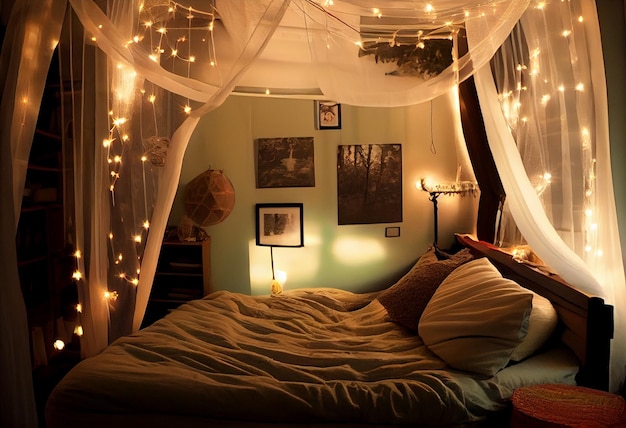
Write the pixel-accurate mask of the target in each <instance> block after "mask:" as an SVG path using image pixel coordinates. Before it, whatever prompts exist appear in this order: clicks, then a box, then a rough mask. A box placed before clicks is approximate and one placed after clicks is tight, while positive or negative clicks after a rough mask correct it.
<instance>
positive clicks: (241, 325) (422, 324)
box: [47, 236, 613, 427]
mask: <svg viewBox="0 0 626 428" xmlns="http://www.w3.org/2000/svg"><path fill="white" fill-rule="evenodd" d="M458 239H459V242H460V243H461V244H463V245H464V246H465V247H464V249H462V250H460V251H458V252H457V253H455V254H453V255H449V254H446V255H443V254H441V253H440V251H439V252H438V251H437V250H435V249H430V250H429V251H427V252H426V253H425V254H424V255H422V256H421V258H420V260H419V261H418V262H417V264H416V265H415V266H414V268H413V269H412V270H411V271H410V272H409V273H407V275H406V276H405V277H403V278H401V279H400V280H399V281H398V282H397V283H396V284H394V285H392V286H391V287H390V288H389V289H387V290H384V291H382V292H380V293H378V292H376V293H368V294H354V293H351V292H347V291H342V290H340V289H331V288H314V289H300V290H291V291H289V292H285V293H283V294H282V295H277V296H247V295H242V294H237V293H229V292H216V293H213V294H211V295H209V296H207V297H206V298H204V299H202V300H196V301H192V302H190V303H188V304H186V305H184V306H183V307H181V308H179V309H178V310H176V311H174V312H172V313H171V314H169V315H168V316H166V317H165V318H163V319H162V320H159V321H157V322H156V323H155V324H153V325H152V326H150V327H148V328H146V329H143V330H141V331H139V332H137V333H135V334H133V335H130V336H127V337H124V338H121V339H119V340H117V341H116V342H114V343H113V344H112V345H110V346H109V347H108V348H107V349H106V350H105V351H103V352H102V353H101V354H99V355H98V356H95V357H92V358H89V359H87V360H85V361H83V362H82V363H80V364H79V365H78V366H77V367H75V368H74V369H73V370H72V371H71V372H70V374H69V375H68V376H66V377H65V378H64V379H63V380H62V381H61V383H60V384H59V385H58V386H57V387H56V389H55V390H54V391H53V394H52V395H51V398H50V400H49V401H48V407H47V424H48V426H49V427H72V426H84V425H85V424H89V425H90V426H112V425H114V426H134V425H135V424H137V423H139V422H140V423H141V424H146V423H150V425H151V426H179V425H184V426H213V425H215V426H250V427H254V426H274V424H276V426H318V424H319V425H320V426H328V424H337V426H363V425H365V424H367V425H374V426H381V425H383V426H396V425H406V424H412V425H418V426H467V425H466V424H469V425H470V426H483V425H484V426H494V425H493V424H494V423H497V421H501V422H500V423H505V422H502V421H506V420H508V415H509V411H510V402H509V400H510V397H511V394H512V393H513V391H514V390H515V389H516V388H517V387H520V386H528V385H535V384H541V383H563V384H570V385H572V384H578V385H587V386H590V387H595V388H601V389H602V388H606V387H607V385H608V376H609V374H608V360H609V347H610V340H611V338H612V337H611V336H612V334H611V330H612V325H613V311H612V310H613V308H612V307H611V306H609V305H606V304H605V303H604V302H603V300H602V299H601V298H598V297H595V296H589V295H588V294H586V293H583V292H581V291H580V290H577V289H576V288H574V287H572V286H571V285H569V284H567V283H566V282H565V281H563V280H562V279H560V278H558V277H557V276H554V275H551V274H547V273H545V272H542V271H541V270H540V269H541V268H542V266H540V265H536V264H534V265H533V264H528V263H525V262H524V261H519V259H514V258H513V256H512V255H511V254H508V253H505V252H503V251H502V250H501V249H498V248H495V247H493V246H491V245H489V244H486V243H483V242H479V241H475V240H473V239H472V238H471V237H469V236H459V237H458ZM437 253H439V255H437ZM495 266H497V267H498V269H500V270H501V271H502V272H503V273H504V275H505V276H506V278H503V277H502V276H501V275H500V273H499V272H498V270H497V269H496V267H495ZM543 268H545V266H543ZM442 273H443V274H442ZM507 278H514V279H515V281H513V280H511V279H507ZM517 284H521V285H523V287H526V288H522V287H520V286H518V285H517ZM416 287H417V288H419V289H421V290H422V293H424V291H423V290H424V289H425V288H428V287H434V289H432V290H431V292H432V297H431V296H428V294H429V293H426V295H424V297H423V302H421V304H422V305H423V307H419V306H420V302H419V299H413V300H411V301H410V302H406V298H407V296H409V295H410V294H407V293H411V289H412V288H416ZM524 290H526V291H524ZM528 290H533V291H534V292H535V293H538V294H536V295H535V294H532V293H531V292H529V291H528ZM518 293H519V294H518ZM396 295H397V296H396ZM542 295H544V296H547V297H549V299H550V300H547V299H545V300H539V299H540V298H542V297H541V296H542ZM461 296H463V297H461ZM398 297H399V299H398ZM428 297H430V299H429V298H428ZM525 299H527V300H526V303H524V301H525ZM403 300H404V301H403ZM531 302H532V303H531ZM540 302H544V303H540ZM550 302H551V303H550ZM526 304H530V305H532V312H529V313H527V314H526V315H525V316H528V317H530V318H529V319H530V323H529V325H528V333H527V335H526V336H525V338H524V339H522V340H521V341H520V339H519V337H518V333H519V332H518V330H519V329H520V325H521V324H523V321H521V319H520V317H519V316H518V315H519V314H520V313H521V312H524V311H525V309H524V308H523V306H524V305H526ZM520 305H521V306H520ZM544 305H548V308H549V310H547V311H546V312H545V313H544V312H543V311H544V309H542V308H544V307H545V306H544ZM418 307H419V308H418ZM420 311H421V312H422V313H421V316H420V314H419V312H420ZM520 311H521V312H520ZM538 311H541V312H542V313H543V315H538ZM551 311H554V313H553V315H552V316H551V315H548V313H549V312H551ZM533 312H534V313H535V314H534V315H533ZM455 317H456V319H458V317H462V319H464V322H463V326H459V325H458V324H456V323H455V322H454V319H455ZM552 317H553V321H554V323H552V322H551V321H547V322H546V321H541V320H540V318H543V319H544V320H549V319H550V318H552ZM557 318H558V321H557ZM418 319H419V323H418ZM509 323H512V325H513V326H514V327H513V330H512V331H509V332H508V333H507V332H506V331H505V330H508V327H503V326H504V325H507V324H509ZM455 324H456V326H455ZM441 325H444V327H443V329H444V330H445V331H444V332H442V331H441V329H442V327H441ZM466 328H467V329H469V330H465V329H466ZM438 330H439V331H438ZM463 330H465V332H463ZM540 330H544V331H540ZM467 331H472V332H473V333H469V334H470V336H468V333H467ZM591 332H594V333H593V334H592V333H591ZM596 332H604V333H602V334H596ZM417 333H419V335H418V334H417ZM471 335H474V336H471ZM513 336H514V337H515V339H513V340H512V338H513ZM531 342H534V343H533V344H531ZM522 348H527V349H523V350H522ZM459 356H460V358H458V357H459Z"/></svg>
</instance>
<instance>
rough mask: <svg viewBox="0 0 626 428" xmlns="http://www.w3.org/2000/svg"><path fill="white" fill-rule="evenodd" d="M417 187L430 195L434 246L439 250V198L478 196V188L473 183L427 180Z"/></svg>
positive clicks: (420, 182) (419, 183) (423, 180)
mask: <svg viewBox="0 0 626 428" xmlns="http://www.w3.org/2000/svg"><path fill="white" fill-rule="evenodd" d="M415 187H417V188H418V189H421V190H423V191H425V192H428V194H429V195H430V198H429V200H430V201H431V202H432V203H433V218H434V220H433V221H434V240H433V245H434V246H435V248H437V244H438V229H439V227H438V226H439V225H438V216H437V213H438V207H437V198H439V196H441V195H461V196H465V195H470V194H471V195H473V196H475V195H476V192H477V190H478V189H477V186H476V183H474V182H472V181H457V182H454V183H448V184H431V183H430V182H429V181H427V180H426V179H425V178H422V179H420V181H419V182H418V183H416V185H415Z"/></svg>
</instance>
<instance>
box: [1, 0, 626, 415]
mask: <svg viewBox="0 0 626 428" xmlns="http://www.w3.org/2000/svg"><path fill="white" fill-rule="evenodd" d="M43 3H44V5H43V6H42V2H40V1H36V0H18V1H16V3H15V6H14V8H13V12H12V16H11V20H10V21H9V25H8V26H7V32H6V37H5V41H4V44H3V55H2V64H1V65H2V67H1V69H0V71H1V75H2V76H3V77H4V78H5V79H3V80H4V81H5V82H6V83H5V89H4V90H3V92H2V105H1V106H2V111H1V116H0V118H1V119H2V120H1V121H0V123H2V124H3V127H2V128H1V129H0V131H1V132H2V134H1V136H2V152H1V154H2V157H1V159H0V160H1V161H2V168H0V170H1V171H2V174H3V179H2V180H0V182H1V183H2V184H1V185H2V192H0V194H2V195H3V198H6V199H7V200H6V203H5V204H3V206H4V207H5V208H3V210H2V217H1V218H0V220H2V221H1V223H0V225H1V226H2V233H3V235H5V236H10V235H11V233H14V232H15V228H16V224H17V222H18V220H19V210H20V203H21V200H22V197H23V188H24V180H25V174H26V172H25V171H26V168H27V164H28V153H29V151H30V144H31V142H32V136H33V133H34V127H35V123H34V122H35V120H36V115H37V110H38V107H39V102H40V98H41V92H42V90H43V89H42V88H43V84H44V80H45V77H44V76H45V74H46V71H47V68H48V66H49V63H50V57H51V56H52V53H53V51H54V50H55V49H56V47H57V46H58V44H59V40H62V41H63V42H62V43H61V45H60V46H61V47H62V49H59V53H60V55H61V56H63V55H66V56H67V57H63V58H61V59H62V63H64V64H69V66H67V67H66V68H64V72H65V73H67V74H66V76H65V81H66V82H68V85H69V89H68V92H69V94H70V95H69V96H68V98H69V101H68V103H67V108H68V111H67V112H66V114H67V115H68V117H70V118H71V120H70V121H69V122H70V125H68V127H67V129H65V130H64V132H65V133H66V135H65V137H67V136H68V135H71V136H72V137H73V138H72V144H73V145H74V152H75V153H76V156H75V165H74V167H75V168H74V177H73V180H74V191H75V194H76V195H83V198H82V199H81V198H79V199H78V200H77V202H76V206H75V210H74V212H73V215H74V221H73V223H72V224H73V227H74V231H75V236H74V242H75V245H76V250H77V251H76V253H75V254H76V271H75V273H74V280H75V281H76V283H77V286H78V292H79V300H80V306H79V308H80V310H79V318H80V321H81V325H80V328H81V329H80V331H81V332H83V333H84V334H83V336H82V337H81V352H82V356H83V357H85V358H86V360H85V362H84V364H82V365H81V366H83V367H87V368H88V367H89V365H90V364H94V365H97V362H94V363H90V362H89V361H90V359H91V357H93V358H94V360H95V358H98V357H94V356H97V355H98V354H100V353H101V352H103V350H105V349H112V351H104V354H102V355H105V356H104V357H102V358H103V359H106V358H108V357H107V355H110V354H112V353H115V352H116V351H115V350H116V349H121V347H123V345H113V346H112V347H111V348H107V347H108V346H109V344H110V343H112V342H114V341H115V340H116V339H118V338H122V337H131V338H134V337H136V336H128V335H129V334H134V333H135V332H136V331H137V330H138V329H139V327H140V325H141V322H142V319H143V316H144V314H145V309H146V304H147V301H148V297H149V295H150V288H151V284H152V282H153V279H154V274H155V270H156V265H157V260H158V254H159V250H160V245H161V241H162V237H163V234H164V231H165V228H166V224H167V220H168V215H169V212H170V209H171V206H172V202H173V200H174V196H175V194H176V191H177V185H178V182H179V176H180V172H181V164H182V159H183V155H184V153H185V150H186V147H187V144H188V142H189V139H190V137H191V134H192V133H193V132H194V129H195V127H196V125H197V124H198V122H199V120H200V118H201V117H202V116H203V115H204V114H205V113H207V112H210V111H212V110H214V109H216V108H217V107H218V106H219V105H220V104H221V103H223V101H224V100H225V99H226V98H227V97H228V96H229V95H230V94H232V93H238V94H247V95H255V96H256V95H268V96H272V95H275V96H300V97H308V98H312V99H332V100H334V101H336V102H339V103H344V104H351V105H355V106H385V107H387V106H409V105H414V104H417V103H421V102H424V101H429V100H432V99H433V98H435V97H437V96H442V95H446V94H447V96H450V97H451V98H453V99H454V100H455V102H458V103H459V108H458V112H455V115H454V117H452V118H451V119H452V122H453V124H454V126H455V130H456V133H457V138H456V140H457V141H458V142H460V143H461V144H459V147H460V149H459V154H458V159H457V163H458V164H459V166H460V167H461V168H460V170H462V174H461V175H462V176H461V177H459V176H457V177H456V178H457V180H459V179H463V180H466V179H467V180H474V178H475V179H476V181H478V184H479V187H480V190H481V196H480V197H481V209H480V212H479V225H478V228H477V230H476V232H477V235H478V238H479V239H481V240H483V241H486V242H489V243H491V244H495V245H498V246H499V245H502V244H512V243H516V244H517V243H527V244H529V245H530V246H531V247H532V248H533V250H534V251H535V252H536V253H537V254H538V255H539V257H541V259H543V260H544V261H545V262H546V264H547V265H549V266H550V268H551V269H554V270H555V271H556V272H558V274H559V276H560V277H562V278H563V280H564V281H554V280H553V278H548V277H546V278H548V279H539V278H538V277H534V278H533V276H536V273H533V272H535V271H534V270H532V269H527V266H524V265H518V264H515V263H512V264H511V263H509V262H508V261H507V260H508V259H507V257H505V256H502V255H501V253H500V252H498V250H497V249H495V248H492V247H487V248H484V246H483V245H482V244H481V245H478V244H474V243H471V242H469V241H466V242H465V244H466V245H467V246H469V247H471V248H472V249H473V251H479V252H481V253H483V254H487V255H488V257H489V258H490V259H491V260H492V261H493V263H494V264H495V265H496V266H497V267H498V268H499V269H501V270H502V271H503V274H505V275H506V276H511V277H512V278H513V279H514V280H515V281H518V282H519V283H520V284H522V285H523V286H524V287H529V288H531V289H533V290H534V291H535V292H537V293H539V294H542V295H544V296H545V297H546V298H548V300H550V301H551V302H552V305H554V307H555V309H556V312H557V313H558V315H559V322H560V325H561V326H562V327H564V329H563V334H562V335H561V336H559V337H560V339H559V340H560V341H562V342H563V344H564V345H565V346H566V347H567V348H568V349H570V350H571V351H572V353H573V355H574V356H575V358H576V359H577V360H578V364H580V370H578V364H576V366H577V367H576V368H575V371H576V372H577V373H578V377H577V379H576V381H578V382H580V383H582V384H587V385H590V386H594V387H597V388H602V389H610V390H612V391H617V390H618V389H619V388H620V387H621V382H622V381H623V379H624V369H625V368H624V367H623V363H622V362H623V357H624V355H626V348H625V345H626V342H625V341H626V339H625V338H626V335H623V334H619V333H618V334H615V335H614V336H615V338H614V339H613V340H612V341H609V339H610V337H611V335H612V333H613V329H612V328H610V327H609V324H611V322H609V321H608V318H610V317H609V312H610V309H609V308H611V307H612V308H613V309H614V311H615V330H616V331H617V332H620V331H621V330H622V329H623V326H624V314H623V302H624V301H626V286H625V282H624V271H623V264H622V256H621V248H620V243H619V239H616V237H617V236H618V233H617V219H616V209H615V201H614V197H613V182H612V178H611V168H610V155H609V150H608V147H609V141H608V122H607V111H606V104H607V102H606V85H605V81H604V69H603V61H602V52H601V49H600V48H599V46H600V33H599V27H598V19H597V13H596V10H595V3H594V2H593V1H591V0H576V1H571V2H567V3H563V2H544V1H529V0H516V1H510V0H506V1H505V0H492V1H487V2H474V1H464V0H458V1H456V0H455V1H446V2H443V3H442V4H439V5H438V4H435V2H432V4H431V3H427V2H420V1H415V2H414V1H403V0H402V1H385V2H384V3H385V5H384V7H380V5H377V4H375V3H376V2H374V1H370V0H362V1H361V0H334V1H327V0H325V1H321V0H320V1H314V0H291V1H290V0H263V1H258V0H250V1H244V2H231V1H220V0H215V1H212V2H205V1H200V0H194V1H187V2H175V1H160V0H146V1H143V2H128V1H124V0H111V1H106V2H105V1H99V2H95V1H91V0H47V1H45V2H43ZM66 10H67V11H68V13H67V16H64V12H65V11H66ZM64 22H65V24H64ZM555 29H556V30H555ZM409 45H410V46H411V50H408V51H409V54H408V55H409V57H410V58H409V60H407V58H406V55H407V49H406V46H409ZM183 46H184V47H185V49H183V48H182V47H183ZM286 47H290V49H289V52H290V54H289V55H286V54H285V51H284V49H285V48H286ZM413 47H415V49H413ZM549 47H552V49H550V48H549ZM566 53H567V54H566ZM285 58H289V59H290V60H289V61H285ZM580 58H584V60H580V61H579V60H578V59H580ZM296 77H297V79H296ZM86 82H90V83H91V82H93V85H91V84H86ZM474 82H475V85H474V84H473V83H474ZM459 94H461V96H460V97H459ZM456 113H458V114H456ZM461 122H462V127H461ZM5 124H6V125H5ZM481 146H482V149H477V147H481ZM465 147H467V151H468V152H469V158H470V159H468V156H467V155H466V153H465V152H464V150H465ZM487 147H488V149H487V151H486V152H485V148H487ZM476 150H479V151H478V152H477V151H476ZM163 153H167V155H166V157H164V156H163ZM485 153H488V155H486V156H487V157H485ZM154 155H158V156H154ZM157 158H158V161H155V162H153V160H154V159H157ZM485 159H486V161H485ZM470 160H471V166H470ZM492 160H493V162H492ZM487 166H492V167H495V168H496V170H497V173H496V174H495V175H494V174H493V168H487ZM490 171H491V172H490ZM524 171H525V172H526V173H524ZM557 176H558V180H557V179H552V177H555V178H556V177H557ZM498 183H501V186H500V185H499V184H498ZM129 237H132V239H129ZM2 251H3V252H2V254H3V257H2V258H0V261H1V262H2V263H3V265H2V266H3V271H5V272H7V278H8V279H7V284H8V286H7V287H2V292H3V293H6V299H5V298H4V294H3V299H2V311H0V312H1V313H3V314H8V315H3V316H7V317H8V318H7V319H10V322H8V321H7V322H2V323H1V326H2V329H3V330H2V331H3V336H4V337H6V338H7V340H8V341H9V342H10V345H7V346H3V347H2V348H3V353H2V354H1V357H0V362H1V363H2V364H0V367H2V370H3V372H2V373H3V376H2V378H3V379H10V384H11V385H14V386H15V387H14V388H6V390H7V391H18V393H15V394H14V393H12V392H9V393H7V392H6V391H3V395H2V398H3V400H1V401H2V402H3V403H5V402H6V403H11V404H10V405H8V406H7V408H8V409H10V410H8V411H7V412H4V410H3V415H2V416H3V417H4V415H5V414H6V415H8V416H6V417H7V421H10V422H9V424H16V423H17V422H16V421H20V422H24V418H25V419H26V422H25V423H23V424H26V425H28V424H29V423H30V424H32V423H31V422H32V420H30V419H29V418H30V416H29V415H32V414H33V413H34V412H33V411H32V408H31V405H32V394H31V393H30V389H29V388H30V386H29V382H30V380H29V376H28V372H29V370H30V367H29V366H28V362H27V360H28V358H27V357H25V358H22V359H20V358H16V357H15V356H16V355H18V356H19V355H21V356H27V355H28V354H29V352H28V348H29V344H28V333H27V331H26V330H27V326H26V321H25V315H24V310H23V309H24V308H23V302H22V299H21V296H20V286H19V278H18V277H17V272H16V268H15V266H14V265H16V255H15V248H12V245H5V244H3V245H2ZM503 265H504V266H503ZM5 268H6V269H5ZM520 269H521V271H520ZM529 277H530V282H531V284H528V283H527V280H528V278H529ZM542 278H544V277H542ZM533 284H534V285H533ZM568 284H569V285H568ZM557 290H560V291H557ZM563 290H565V291H563ZM339 294H342V295H343V293H339ZM103 296H104V297H103ZM331 297H332V296H331ZM370 297H371V299H370V301H369V303H367V304H366V303H365V302H363V301H362V300H359V299H364V297H363V296H357V297H350V298H348V300H350V299H353V298H354V299H357V300H359V301H360V302H362V303H363V305H356V306H358V307H359V308H360V309H359V310H365V311H366V313H365V315H366V316H372V317H373V316H378V317H380V316H384V311H382V310H380V311H378V312H376V308H374V306H375V305H376V303H372V302H377V301H378V300H377V299H374V297H373V296H370ZM220 298H221V297H220V296H213V297H212V298H211V299H208V300H206V301H205V302H204V303H197V304H196V303H194V305H201V306H203V305H205V304H208V305H211V304H212V303H210V302H211V301H213V300H219V299H220ZM329 299H330V300H333V298H330V297H329ZM602 299H604V300H605V301H606V304H605V302H604V301H603V300H602ZM245 300H246V304H250V305H256V304H262V302H263V299H261V298H259V299H258V300H256V299H252V300H247V299H245ZM285 300H287V299H285ZM260 302H261V303H260ZM263 304H264V303H263ZM316 304H317V303H316ZM346 304H348V303H346ZM349 304H350V305H353V304H354V302H352V303H349ZM365 308H367V309H365ZM5 309H6V310H5ZM378 309H380V308H378ZM77 310H78V309H77ZM367 311H373V312H374V313H373V312H367ZM348 312H349V311H348ZM357 312H358V311H357ZM381 314H382V315H381ZM353 315H355V314H352V313H350V314H349V316H353ZM356 315H358V314H356ZM356 315H355V316H356ZM178 316H179V315H175V316H172V318H171V321H172V322H174V320H175V319H176V318H177V317H178ZM180 316H182V315H180ZM346 316H348V315H346ZM597 317H599V318H600V320H599V321H596V319H597ZM379 321H381V320H380V319H379V318H377V319H376V322H379ZM169 322H170V321H167V320H165V321H164V322H163V323H161V324H158V325H157V326H155V328H154V329H152V330H149V331H148V332H146V333H145V335H144V334H142V333H140V334H139V336H138V337H150V335H151V334H152V333H154V332H155V331H157V330H158V329H159V328H161V326H164V325H165V324H167V323H169ZM181 322H183V323H184V320H181ZM596 322H598V323H599V324H598V325H600V326H601V327H599V329H600V330H601V332H602V334H596V331H595V327H593V326H594V325H596V324H595V323H596ZM589 323H591V324H589ZM9 325H10V327H9ZM385 325H386V326H387V327H389V326H390V325H391V324H389V323H388V324H385ZM590 329H593V330H594V334H592V335H589V334H588V331H590ZM389 332H390V334H392V335H398V334H400V333H398V330H394V329H390V330H389ZM405 336H406V335H405ZM410 337H411V338H408V336H407V337H404V339H406V340H409V341H410V340H414V338H415V337H416V336H415V335H412V336H410ZM404 339H403V340H404ZM125 340H131V341H132V340H135V339H121V342H120V343H124V341H125ZM594 340H599V341H600V342H601V343H599V344H595V343H594V342H593V341H594ZM609 342H610V345H609ZM596 345H597V346H596ZM609 347H610V351H611V352H610V353H609V350H608V348H609ZM595 350H598V351H600V353H599V354H596V353H595ZM107 352H108V353H107ZM609 355H610V358H609ZM159 358H160V357H159ZM609 359H610V363H609V362H608V360H609ZM95 361H98V360H95ZM5 362H6V364H5ZM609 366H610V374H607V373H608V372H607V370H609ZM5 368H7V369H6V370H5ZM507 369H508V368H507ZM507 369H505V370H507ZM85 370H87V369H85ZM5 373H6V376H5ZM72 376H78V375H72ZM566 377H567V375H566ZM70 379H72V378H71V377H70ZM571 380H572V379H571V378H567V379H562V381H564V382H565V381H571ZM68 382H70V381H69V380H68ZM462 382H465V381H461V383H462ZM467 382H473V381H470V380H467ZM505 395H506V394H505ZM505 395H503V396H502V397H500V398H501V399H503V398H504V396H505ZM5 398H6V400H5ZM457 398H459V397H457ZM459 399H460V398H459ZM496 401H498V400H496ZM59 402H60V401H57V403H59ZM492 404H493V403H492ZM487 407H489V406H487ZM496 407H497V406H496ZM3 409H4V408H3ZM58 409H59V410H60V409H65V405H61V404H59V407H58ZM91 410H93V411H95V412H101V413H102V412H103V410H102V409H101V410H96V409H91ZM483 410H485V409H483ZM132 412H141V411H140V410H139V409H134V410H132V411H131V413H132ZM485 412H486V413H489V410H485ZM470 413H471V412H470ZM478 413H481V414H482V415H481V416H479V417H476V418H475V419H476V420H477V421H478V420H480V419H481V417H483V416H484V417H487V415H486V413H484V414H483V412H478ZM54 417H55V418H56V417H59V418H61V417H62V416H60V414H59V413H58V412H56V411H55V413H54ZM348 419H349V418H346V420H348ZM473 419H474V416H472V417H470V418H469V419H463V418H459V419H457V420H456V422H460V421H462V420H464V421H471V420H473ZM3 420H4V419H3ZM375 422H380V421H375ZM397 422H398V423H400V422H401V421H397ZM456 422H455V423H456Z"/></svg>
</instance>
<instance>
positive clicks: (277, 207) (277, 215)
mask: <svg viewBox="0 0 626 428" xmlns="http://www.w3.org/2000/svg"><path fill="white" fill-rule="evenodd" d="M303 220H304V213H303V205H302V204H301V203H289V204H256V244H257V245H259V246H265V247H270V259H271V263H272V282H271V283H270V291H271V293H272V294H280V293H281V292H282V291H283V288H282V285H281V284H280V282H279V281H278V280H277V279H276V275H275V272H274V247H304V227H303V224H304V221H303Z"/></svg>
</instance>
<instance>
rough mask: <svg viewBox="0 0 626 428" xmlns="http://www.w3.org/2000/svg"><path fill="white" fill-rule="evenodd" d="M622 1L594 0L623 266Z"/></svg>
mask: <svg viewBox="0 0 626 428" xmlns="http://www.w3.org/2000/svg"><path fill="white" fill-rule="evenodd" d="M625 3H626V2H625V1H624V0H603V1H597V2H596V5H597V9H598V18H599V20H600V30H601V32H602V51H603V54H604V67H605V69H606V83H607V88H608V91H607V92H608V102H609V138H610V140H611V168H612V173H613V188H614V191H615V206H616V209H617V219H618V222H619V235H620V240H621V241H620V242H621V244H622V258H623V260H624V266H625V267H626V187H625V186H626V168H624V165H626V120H624V119H625V118H626V81H625V79H624V76H626V12H625V9H626V5H625Z"/></svg>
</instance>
